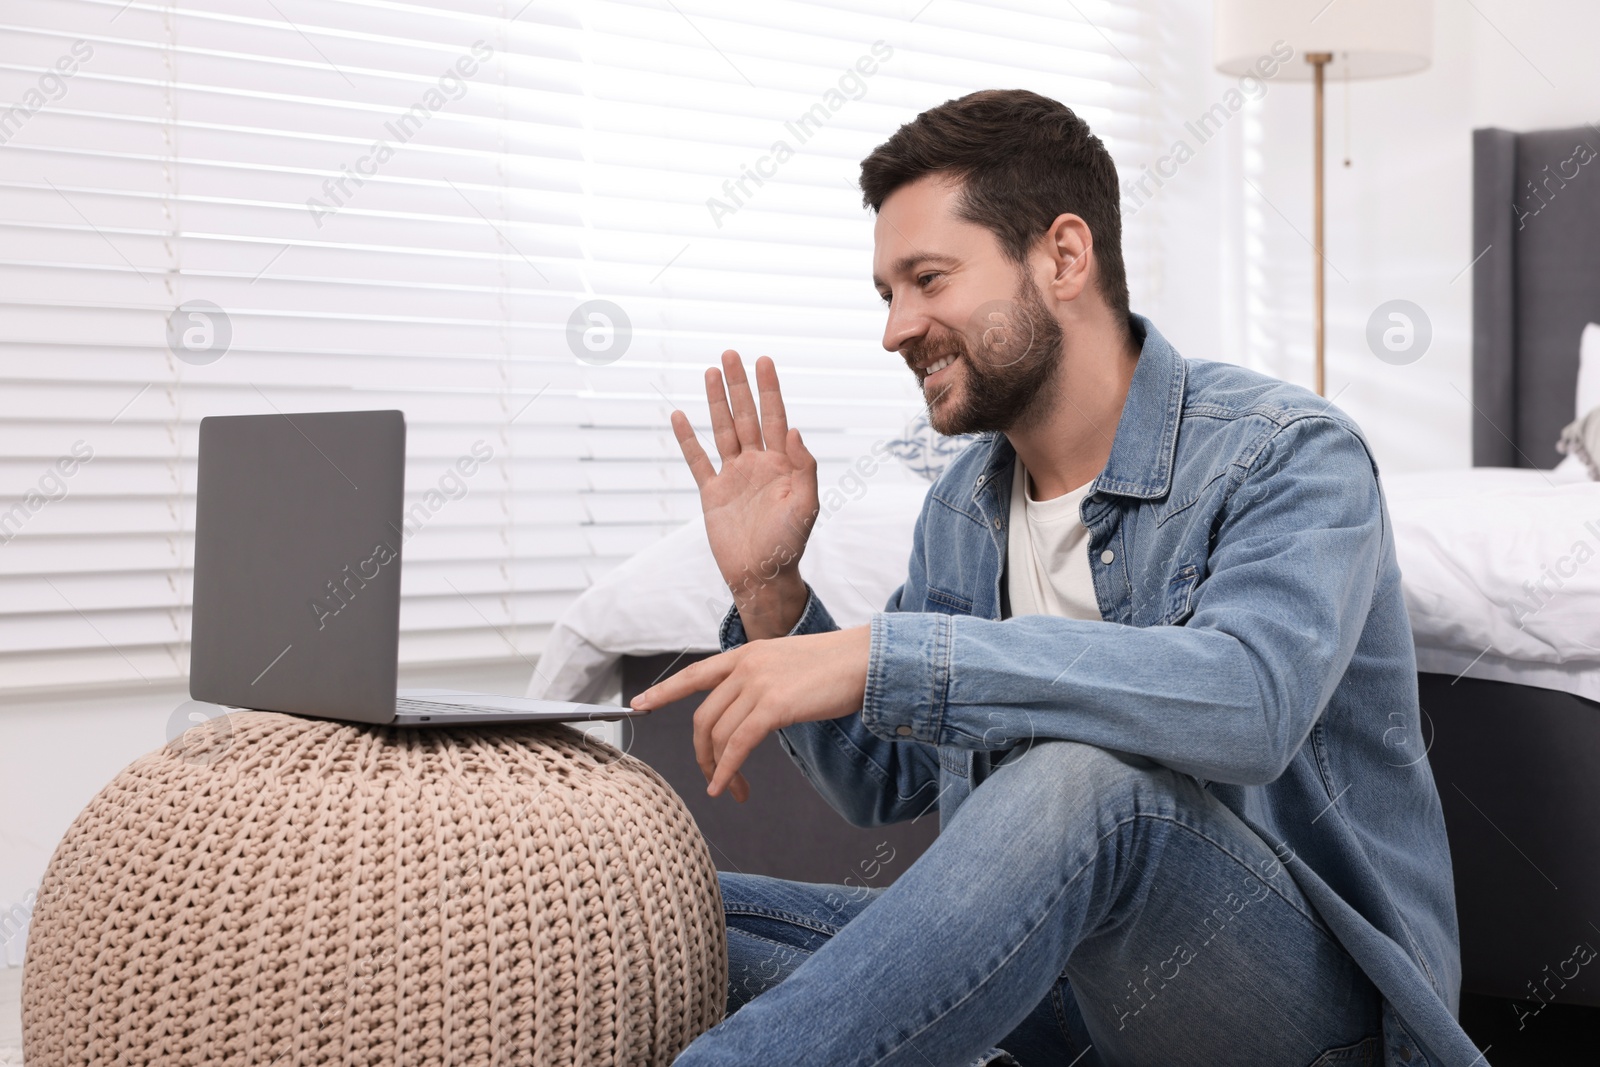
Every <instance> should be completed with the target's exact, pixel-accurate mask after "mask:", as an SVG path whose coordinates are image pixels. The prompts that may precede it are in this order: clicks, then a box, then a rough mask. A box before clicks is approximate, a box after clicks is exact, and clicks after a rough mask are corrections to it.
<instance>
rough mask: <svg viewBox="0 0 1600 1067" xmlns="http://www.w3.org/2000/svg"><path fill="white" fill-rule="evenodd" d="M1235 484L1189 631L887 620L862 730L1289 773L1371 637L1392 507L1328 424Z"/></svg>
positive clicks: (1308, 430) (1198, 769)
mask: <svg viewBox="0 0 1600 1067" xmlns="http://www.w3.org/2000/svg"><path fill="white" fill-rule="evenodd" d="M1233 480H1234V481H1235V485H1234V489H1233V492H1232V493H1231V494H1230V495H1229V497H1228V499H1227V501H1226V502H1225V503H1224V504H1223V505H1222V509H1221V512H1220V513H1219V514H1218V516H1217V517H1216V520H1215V524H1214V531H1213V544H1212V547H1211V549H1210V556H1209V559H1208V561H1207V568H1208V573H1207V574H1206V575H1205V578H1204V580H1203V581H1202V582H1201V583H1200V584H1199V585H1198V586H1197V587H1196V588H1195V590H1194V592H1193V598H1194V599H1193V604H1194V612H1193V614H1192V615H1191V616H1190V618H1189V619H1188V621H1187V623H1186V624H1185V625H1180V626H1143V627H1140V626H1129V625H1124V624H1121V623H1107V622H1102V621H1097V620H1082V619H1066V618H1060V617H1056V616H1044V615H1029V616H1022V617H1019V618H1012V619H1006V620H1003V621H997V620H990V619H980V618H974V617H971V616H955V615H931V614H899V615H896V614H889V613H880V614H877V615H874V616H873V619H872V641H871V657H870V667H869V671H868V676H867V689H866V697H865V700H864V703H863V707H862V710H861V722H862V724H863V725H864V726H865V727H866V729H867V730H869V731H871V732H872V733H874V734H876V735H877V736H879V737H884V738H887V737H894V736H897V731H898V730H899V729H900V728H901V727H905V726H909V727H910V736H912V737H914V738H916V739H917V740H920V741H925V742H927V743H928V744H930V745H959V746H964V747H968V748H977V749H989V750H995V749H1005V748H1010V747H1011V746H1013V745H1015V744H1019V743H1021V742H1023V741H1025V740H1027V739H1029V738H1030V737H1034V736H1039V737H1055V738H1067V739H1071V740H1076V741H1083V742H1088V743H1090V744H1094V745H1098V746H1100V747H1102V748H1109V749H1115V750H1119V751H1125V752H1132V753H1135V754H1138V755H1142V756H1146V757H1148V758H1150V759H1153V760H1155V761H1157V762H1159V763H1162V764H1165V765H1167V766H1169V767H1172V768H1174V769H1176V770H1178V771H1181V772H1183V773H1186V774H1191V775H1193V776H1195V777H1197V778H1201V779H1204V780H1209V781H1217V782H1227V783H1234V784H1241V785H1260V784H1265V783H1267V782H1270V781H1272V780H1274V779H1276V778H1277V777H1278V776H1279V775H1281V774H1282V773H1283V772H1284V770H1285V769H1286V768H1287V767H1288V765H1289V763H1290V761H1291V760H1292V759H1293V758H1294V756H1295V753H1296V752H1297V751H1298V750H1299V748H1300V745H1301V744H1302V743H1303V742H1304V741H1305V739H1306V737H1307V735H1308V734H1309V733H1310V731H1311V728H1312V725H1313V724H1314V723H1315V722H1316V719H1317V717H1318V716H1319V715H1320V714H1321V711H1322V709H1323V707H1324V706H1326V704H1327V702H1328V700H1329V699H1330V697H1331V696H1332V694H1333V691H1334V689H1335V688H1336V687H1337V686H1338V684H1339V680H1340V678H1341V677H1342V676H1343V674H1344V672H1345V670H1346V668H1347V666H1348V665H1349V663H1350V660H1351V658H1352V656H1353V655H1354V653H1355V648H1356V643H1357V641H1358V640H1359V639H1360V636H1361V632H1362V630H1363V629H1364V628H1365V625H1366V620H1367V615H1368V612H1369V610H1370V606H1371V603H1372V598H1373V593H1374V590H1375V588H1376V584H1377V576H1378V571H1379V567H1380V565H1381V564H1382V562H1383V557H1384V553H1385V548H1386V546H1385V537H1386V532H1385V515H1384V507H1383V501H1382V496H1381V493H1380V490H1379V487H1378V482H1377V469H1376V467H1375V465H1374V464H1373V462H1372V460H1371V458H1370V456H1369V454H1368V452H1367V448H1366V444H1365V442H1364V441H1362V440H1361V438H1360V437H1359V436H1358V435H1357V434H1356V433H1355V432H1353V431H1352V430H1350V429H1349V428H1347V427H1346V426H1344V425H1343V424H1341V423H1340V422H1337V421H1335V420H1334V419H1332V418H1329V417H1325V416H1321V415H1308V416H1303V417H1300V418H1298V419H1295V420H1293V421H1291V422H1288V423H1287V424H1285V425H1284V426H1282V427H1279V428H1278V429H1277V430H1276V431H1274V432H1273V435H1272V437H1271V438H1270V439H1269V440H1268V441H1267V442H1266V444H1264V445H1263V446H1262V447H1261V449H1260V450H1259V452H1258V453H1257V454H1256V456H1255V458H1254V459H1253V460H1252V461H1250V462H1249V464H1248V466H1247V467H1246V468H1245V470H1244V471H1243V473H1242V475H1237V476H1236V478H1235V479H1233ZM1388 550H1389V551H1392V548H1389V549H1388ZM1091 565H1093V562H1092V564H1091ZM1134 577H1135V580H1137V578H1138V576H1137V575H1135V576H1134Z"/></svg>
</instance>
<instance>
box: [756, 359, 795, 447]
mask: <svg viewBox="0 0 1600 1067" xmlns="http://www.w3.org/2000/svg"><path fill="white" fill-rule="evenodd" d="M756 392H757V393H758V394H759V395H760V397H761V440H762V443H763V444H764V445H765V446H766V447H767V448H768V449H770V450H771V451H773V452H782V451H784V450H785V448H786V445H787V441H788V437H789V416H788V414H787V413H786V412H785V411H784V410H783V393H782V392H781V391H780V390H779V388H778V368H777V366H776V365H775V364H774V363H773V362H772V357H770V356H762V357H761V358H760V359H758V360H756Z"/></svg>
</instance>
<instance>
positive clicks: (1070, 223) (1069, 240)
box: [1042, 214, 1094, 300]
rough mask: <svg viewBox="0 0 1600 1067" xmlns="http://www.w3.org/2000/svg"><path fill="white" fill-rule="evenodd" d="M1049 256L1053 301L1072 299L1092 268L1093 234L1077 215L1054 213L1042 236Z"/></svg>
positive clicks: (1086, 283) (1086, 279)
mask: <svg viewBox="0 0 1600 1067" xmlns="http://www.w3.org/2000/svg"><path fill="white" fill-rule="evenodd" d="M1042 244H1043V248H1044V253H1045V255H1046V256H1047V257H1048V259H1049V269H1050V281H1049V286H1048V288H1049V290H1050V292H1051V293H1052V294H1053V295H1054V296H1055V297H1056V299H1057V300H1075V299H1077V297H1078V294H1079V293H1081V292H1083V290H1084V288H1085V287H1086V286H1087V285H1088V284H1089V280H1090V275H1091V274H1092V272H1093V270H1094V237H1093V236H1092V235H1091V234H1090V233H1089V224H1088V223H1087V222H1084V221H1083V219H1082V217H1081V216H1078V215H1073V214H1061V215H1057V216H1056V219H1055V221H1054V222H1052V223H1051V224H1050V228H1049V229H1048V230H1046V231H1045V234H1044V239H1043V242H1042Z"/></svg>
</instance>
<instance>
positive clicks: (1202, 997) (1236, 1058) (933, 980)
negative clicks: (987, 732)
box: [673, 739, 1382, 1067]
mask: <svg viewBox="0 0 1600 1067" xmlns="http://www.w3.org/2000/svg"><path fill="white" fill-rule="evenodd" d="M1298 862H1300V861H1299V860H1298V859H1296V858H1294V857H1293V856H1292V854H1291V855H1287V856H1283V857H1280V856H1279V855H1278V854H1277V853H1275V852H1274V850H1273V849H1272V848H1271V847H1270V846H1269V845H1268V844H1267V843H1266V842H1265V841H1263V840H1262V839H1261V837H1260V836H1258V835H1257V834H1256V833H1255V832H1253V831H1252V830H1251V829H1250V828H1249V827H1247V826H1246V825H1245V824H1244V823H1243V822H1241V821H1240V820H1239V818H1238V817H1237V816H1235V815H1234V814H1233V813H1232V812H1231V811H1229V810H1228V809H1227V808H1226V807H1224V806H1223V805H1222V803H1221V802H1220V801H1218V800H1216V799H1215V798H1213V797H1212V796H1211V795H1210V794H1209V793H1207V792H1206V791H1205V789H1204V788H1203V787H1202V786H1201V785H1200V783H1199V782H1197V781H1196V780H1195V779H1194V778H1192V777H1189V776H1187V775H1184V774H1180V773H1178V772H1176V771H1173V770H1170V769H1168V768H1166V767H1163V766H1161V765H1159V764H1156V763H1154V762H1152V761H1150V760H1147V759H1144V758H1142V757H1137V756H1129V755H1126V754H1122V753H1113V752H1109V751H1106V750H1104V749H1100V748H1096V747H1094V746H1092V745H1087V744H1080V743H1078V742H1074V741H1065V740H1059V739H1048V740H1034V741H1031V742H1029V743H1025V744H1023V745H1019V746H1017V747H1016V748H1013V749H1010V750H1009V751H1008V752H1006V753H1005V755H1004V757H1003V758H1001V759H1000V761H999V762H998V763H997V764H996V765H995V768H994V770H993V771H991V772H990V773H989V774H988V776H987V777H986V778H985V779H984V780H983V781H982V782H981V783H975V784H974V788H973V791H972V793H971V794H970V795H969V796H968V797H967V798H966V799H965V801H963V802H962V803H961V806H960V807H959V808H958V809H957V810H956V812H955V814H954V815H953V817H951V818H950V820H949V822H948V824H947V825H945V826H944V827H943V829H942V831H941V832H940V834H939V836H938V837H937V838H936V839H935V840H934V842H933V844H932V845H931V846H930V847H929V849H928V850H927V851H926V852H925V853H923V855H922V856H920V857H919V858H918V859H917V860H916V862H914V863H913V864H911V865H910V866H909V867H908V868H907V869H905V870H904V871H903V872H902V873H901V874H900V876H899V877H898V879H897V880H896V881H895V882H894V883H893V884H892V885H890V886H888V887H887V888H882V889H868V888H866V887H862V886H857V887H854V888H852V887H849V886H846V885H829V884H821V883H811V882H795V881H789V880H785V879H778V878H769V877H766V876H762V875H744V874H737V873H728V872H719V875H718V878H719V881H720V884H721V889H722V897H723V907H724V910H725V913H726V915H727V926H728V954H729V991H728V1012H729V1014H728V1016H727V1017H726V1018H724V1019H723V1021H722V1022H721V1023H719V1024H718V1025H716V1026H715V1027H713V1028H712V1029H710V1030H708V1031H706V1032H705V1033H703V1034H701V1035H700V1036H699V1037H698V1038H697V1039H696V1040H695V1041H694V1042H693V1043H692V1044H691V1045H690V1046H689V1047H688V1048H686V1049H685V1050H684V1051H683V1052H682V1053H681V1054H680V1055H679V1056H678V1058H677V1059H676V1060H674V1061H673V1062H674V1064H675V1065H676V1067H713V1065H729V1067H732V1065H738V1067H750V1065H753V1064H759V1065H761V1067H780V1065H783V1064H808V1065H813V1064H816V1065H827V1067H844V1065H846V1064H860V1065H863V1067H865V1065H873V1067H877V1065H892V1067H900V1065H902V1064H904V1065H906V1067H913V1065H914V1067H942V1065H951V1067H967V1065H978V1064H1008V1063H1009V1064H1021V1065H1022V1067H1043V1065H1061V1067H1066V1065H1069V1064H1070V1065H1073V1067H1091V1065H1099V1064H1105V1065H1111V1064H1162V1065H1164V1067H1182V1065H1186V1064H1196V1065H1204V1067H1214V1065H1217V1064H1264V1065H1272V1067H1287V1065H1305V1064H1310V1065H1314V1067H1323V1065H1331V1064H1374V1065H1376V1064H1381V1063H1382V1041H1381V1036H1380V1035H1381V1031H1382V1019H1381V1011H1382V1000H1381V997H1380V995H1379V993H1378V991H1377V989H1376V988H1375V987H1374V986H1373V985H1372V983H1371V982H1370V981H1369V980H1368V979H1367V977H1366V976H1365V975H1364V974H1363V973H1362V972H1361V970H1360V969H1359V968H1358V967H1357V966H1356V964H1355V962H1354V961H1353V960H1352V959H1351V958H1350V956H1349V954H1348V953H1347V952H1346V951H1345V950H1344V949H1343V948H1342V947H1341V946H1340V945H1339V944H1338V942H1337V941H1336V940H1335V939H1334V937H1333V935H1332V934H1331V933H1330V932H1329V931H1328V929H1327V927H1326V926H1324V924H1323V923H1322V921H1321V920H1320V919H1319V918H1318V917H1317V915H1316V914H1315V913H1314V912H1313V911H1312V909H1311V907H1310V905H1309V904H1308V903H1307V902H1306V900H1305V899H1304V897H1302V896H1301V894H1300V892H1299V890H1298V889H1297V887H1296V886H1295V883H1294V879H1293V877H1292V875H1291V874H1290V868H1291V867H1292V866H1293V864H1295V863H1298Z"/></svg>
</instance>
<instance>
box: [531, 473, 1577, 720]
mask: <svg viewBox="0 0 1600 1067" xmlns="http://www.w3.org/2000/svg"><path fill="white" fill-rule="evenodd" d="M1383 483H1384V491H1385V494H1386V496H1387V499H1388V503H1389V514H1390V518H1391V519H1392V520H1393V523H1394V530H1395V552H1396V556H1397V558H1398V561H1399V564H1400V571H1401V577H1402V582H1403V586H1404V591H1405V599H1406V608H1407V610H1408V612H1409V614H1410V616H1411V625H1412V632H1413V634H1414V636H1415V640H1416V651H1417V666H1418V669H1419V670H1423V671H1429V672H1435V673H1442V674H1449V675H1451V676H1456V675H1461V674H1465V675H1467V676H1469V677H1475V678H1490V679H1496V680H1500V681H1508V682H1515V683H1518V684H1522V685H1533V686H1539V687H1542V688H1548V689H1559V690H1562V691H1565V692H1570V693H1576V694H1578V695H1580V696H1585V697H1588V698H1590V699H1594V700H1600V482H1594V481H1590V480H1589V479H1588V478H1587V476H1586V475H1585V473H1584V471H1583V468H1582V466H1581V464H1575V463H1567V464H1563V465H1562V466H1561V467H1558V468H1557V469H1556V470H1553V471H1538V470H1526V469H1511V468H1499V467H1477V468H1466V469H1454V470H1444V471H1425V472H1420V473H1403V474H1386V475H1384V478H1383ZM926 490H927V483H926V482H922V481H920V480H918V481H913V482H910V483H906V484H900V483H895V484H888V483H885V484H880V485H875V486H874V487H873V489H872V491H871V492H869V493H866V494H865V495H864V496H862V497H861V498H860V499H858V500H853V501H850V502H849V503H848V504H847V505H846V506H845V507H843V508H842V509H840V510H839V511H838V512H836V513H834V514H832V515H830V516H827V517H825V518H824V519H823V520H821V521H819V523H818V524H817V528H816V530H815V532H814V533H813V536H812V541H811V545H810V547H809V548H808V550H807V552H806V555H805V557H804V559H803V560H802V561H801V567H800V570H801V574H802V575H804V576H805V577H806V579H807V580H808V581H810V582H811V583H812V585H813V586H814V587H815V588H816V589H817V592H818V594H819V595H820V596H821V597H822V599H823V602H824V603H826V604H827V605H828V609H829V611H830V612H832V613H833V615H834V618H835V619H836V620H837V621H838V622H839V624H840V625H841V626H854V625H859V624H861V623H863V622H866V621H867V620H868V619H869V618H870V617H871V615H872V613H873V612H874V611H877V610H880V609H881V608H882V607H883V604H884V602H885V601H886V600H887V599H888V597H889V594H890V593H892V592H893V591H894V589H895V587H896V586H898V585H899V584H900V582H901V581H903V580H904V577H905V569H906V563H907V560H908V558H909V556H910V552H911V528H912V524H913V522H914V520H915V519H916V515H917V511H918V509H919V508H920V506H921V502H922V498H923V495H924V494H925V492H926ZM1541 582H1542V583H1543V584H1542V586H1541ZM1525 583H1527V584H1526V585H1525ZM730 599H731V598H730V596H729V594H728V592H727V588H726V586H724V585H723V583H722V581H721V578H720V576H719V575H718V573H717V569H716V565H715V563H714V562H713V560H712V558H711V552H710V549H709V548H708V547H707V545H706V539H705V530H704V527H703V525H702V524H701V523H700V522H698V521H696V522H691V523H688V524H687V525H685V526H684V527H683V528H681V529H679V530H677V531H676V532H674V533H672V534H670V535H668V536H667V537H665V538H663V539H662V540H661V541H659V542H657V543H656V544H655V545H652V546H651V547H650V548H647V549H645V550H644V551H643V552H641V553H639V554H638V555H637V556H635V557H633V558H632V559H630V560H629V561H628V562H626V563H624V564H623V565H622V566H620V567H618V568H617V569H616V570H613V571H612V572H611V573H609V574H608V575H606V576H605V577H604V578H602V579H601V580H600V581H599V582H597V583H596V584H595V586H594V587H593V588H591V589H590V590H589V591H588V592H587V593H585V594H584V595H583V596H582V597H580V598H579V599H578V600H577V601H576V602H575V603H574V604H573V605H572V607H571V608H570V609H568V611H567V612H566V613H565V614H564V615H563V616H562V617H561V619H560V620H559V621H558V622H557V623H556V625H555V627H554V628H553V630H552V632H551V634H550V637H549V639H548V641H547V643H546V646H545V651H544V654H543V656H542V657H541V659H540V661H539V670H538V672H537V673H536V674H535V675H534V678H533V683H532V686H531V688H530V690H529V692H530V695H533V696H548V697H552V698H557V699H563V700H587V701H599V702H605V701H615V700H616V699H617V698H618V697H619V695H620V692H621V686H620V672H619V670H618V660H619V657H621V656H622V655H626V654H637V655H642V654H649V653H657V652H673V653H677V652H714V651H716V649H717V647H718V646H717V625H718V624H719V623H720V621H721V619H722V616H723V613H724V612H725V611H726V610H727V607H728V604H729V602H730Z"/></svg>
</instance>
